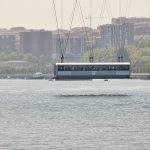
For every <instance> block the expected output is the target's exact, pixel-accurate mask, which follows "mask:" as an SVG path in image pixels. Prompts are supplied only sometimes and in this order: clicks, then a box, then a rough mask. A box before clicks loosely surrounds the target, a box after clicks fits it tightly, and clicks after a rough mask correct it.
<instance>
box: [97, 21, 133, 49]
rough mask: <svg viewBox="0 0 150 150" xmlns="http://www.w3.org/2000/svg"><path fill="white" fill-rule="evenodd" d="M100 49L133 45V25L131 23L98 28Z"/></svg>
mask: <svg viewBox="0 0 150 150" xmlns="http://www.w3.org/2000/svg"><path fill="white" fill-rule="evenodd" d="M98 30H99V36H100V40H99V42H98V45H99V47H101V48H111V47H124V46H128V45H133V44H134V25H133V24H132V23H123V24H107V25H102V26H100V27H98Z"/></svg>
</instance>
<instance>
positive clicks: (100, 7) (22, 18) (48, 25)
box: [0, 0, 150, 30]
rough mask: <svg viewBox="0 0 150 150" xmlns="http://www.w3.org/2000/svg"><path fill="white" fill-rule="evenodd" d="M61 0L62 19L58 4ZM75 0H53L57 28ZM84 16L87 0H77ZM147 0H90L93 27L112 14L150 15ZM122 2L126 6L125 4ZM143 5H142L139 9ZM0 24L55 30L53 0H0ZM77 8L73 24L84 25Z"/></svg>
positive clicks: (66, 23)
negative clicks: (53, 2)
mask: <svg viewBox="0 0 150 150" xmlns="http://www.w3.org/2000/svg"><path fill="white" fill-rule="evenodd" d="M62 2H63V19H62V15H61V12H62V10H61V8H62V7H61V6H62V5H61V4H62ZM74 3H75V0H72V1H68V0H55V4H56V10H57V16H58V22H59V28H64V29H68V28H69V23H70V17H71V14H72V13H71V12H72V8H73V6H74ZM80 3H81V7H82V11H83V17H84V18H88V17H89V16H90V0H88V1H86V3H85V0H80ZM149 5H150V1H149V0H144V2H143V1H136V0H125V1H124V2H122V1H121V0H115V1H111V0H92V17H101V19H100V18H94V19H93V20H92V27H93V28H96V27H97V26H99V25H101V24H106V23H110V22H111V18H112V17H123V16H125V17H150V10H149ZM124 6H125V7H124ZM141 8H142V9H141ZM0 10H1V11H0V18H1V20H2V21H1V24H0V28H11V27H15V26H16V27H17V26H24V27H25V28H28V29H33V28H34V29H42V28H43V29H46V30H55V29H56V24H55V18H54V10H53V5H52V0H45V1H43V0H38V1H36V0H32V1H31V0H13V1H10V0H0ZM79 18H80V17H79V8H78V7H77V9H76V12H75V18H74V21H73V25H72V27H78V26H83V24H82V23H81V21H80V19H79ZM85 25H86V26H89V20H88V19H85Z"/></svg>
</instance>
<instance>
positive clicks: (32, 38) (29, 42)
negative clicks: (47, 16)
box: [20, 30, 52, 56]
mask: <svg viewBox="0 0 150 150" xmlns="http://www.w3.org/2000/svg"><path fill="white" fill-rule="evenodd" d="M20 50H21V52H23V53H32V54H33V55H36V56H41V55H43V56H51V54H52V33H51V32H50V31H45V30H29V31H26V32H20Z"/></svg>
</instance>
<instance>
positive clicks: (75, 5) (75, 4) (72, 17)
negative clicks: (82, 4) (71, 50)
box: [64, 0, 78, 54]
mask: <svg viewBox="0 0 150 150" xmlns="http://www.w3.org/2000/svg"><path fill="white" fill-rule="evenodd" d="M77 2H78V0H75V3H74V7H73V11H72V15H71V21H70V26H69V33H68V34H67V40H66V42H65V48H64V54H65V53H66V50H67V45H68V42H69V38H70V34H71V27H72V23H73V20H74V15H75V10H76V7H77Z"/></svg>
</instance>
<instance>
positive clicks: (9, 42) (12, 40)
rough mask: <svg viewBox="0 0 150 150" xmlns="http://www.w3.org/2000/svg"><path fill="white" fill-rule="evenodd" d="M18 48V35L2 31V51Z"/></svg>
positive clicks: (0, 41) (0, 49)
mask: <svg viewBox="0 0 150 150" xmlns="http://www.w3.org/2000/svg"><path fill="white" fill-rule="evenodd" d="M14 50H16V36H15V35H14V34H11V33H0V51H14Z"/></svg>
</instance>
